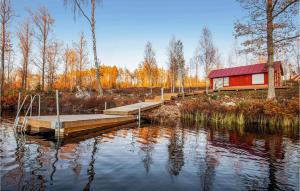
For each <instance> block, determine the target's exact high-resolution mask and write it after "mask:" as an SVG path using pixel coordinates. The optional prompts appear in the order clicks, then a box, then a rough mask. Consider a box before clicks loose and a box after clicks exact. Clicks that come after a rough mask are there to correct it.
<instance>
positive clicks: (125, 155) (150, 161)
mask: <svg viewBox="0 0 300 191" xmlns="http://www.w3.org/2000/svg"><path fill="white" fill-rule="evenodd" d="M1 126H2V127H1V136H0V137H1V145H0V149H1V189H3V190H98V189H104V190H108V189H109V190H120V189H122V190H155V189H163V190H186V189H189V190H226V189H228V190H259V189H269V190H299V167H300V165H299V154H300V153H299V149H300V143H299V134H298V133H299V132H297V134H295V133H291V131H284V132H278V133H265V132H264V133H263V132H255V131H254V130H253V129H252V130H250V131H248V130H247V129H246V130H245V129H234V128H233V129H226V128H212V127H211V128H208V127H201V126H195V125H186V124H181V123H180V122H178V123H177V124H176V125H174V126H172V127H168V126H158V125H148V126H144V127H141V128H137V127H136V125H135V124H131V125H129V126H123V127H118V128H114V129H108V130H106V131H100V132H94V133H90V134H85V135H77V136H74V137H69V138H67V139H64V140H61V142H56V141H55V140H54V139H51V137H50V138H49V137H47V138H46V137H44V136H30V135H17V134H15V133H14V132H13V131H12V129H11V125H10V124H4V123H2V124H1Z"/></svg>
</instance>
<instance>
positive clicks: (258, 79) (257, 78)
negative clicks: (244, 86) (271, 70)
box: [252, 73, 265, 85]
mask: <svg viewBox="0 0 300 191" xmlns="http://www.w3.org/2000/svg"><path fill="white" fill-rule="evenodd" d="M264 83H265V74H264V73H260V74H252V85H258V84H264Z"/></svg>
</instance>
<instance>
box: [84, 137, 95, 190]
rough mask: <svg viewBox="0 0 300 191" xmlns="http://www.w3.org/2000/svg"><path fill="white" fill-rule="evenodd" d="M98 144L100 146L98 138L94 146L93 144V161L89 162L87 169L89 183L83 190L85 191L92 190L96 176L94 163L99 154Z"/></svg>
mask: <svg viewBox="0 0 300 191" xmlns="http://www.w3.org/2000/svg"><path fill="white" fill-rule="evenodd" d="M97 144H98V140H97V138H94V144H93V150H92V155H91V160H90V162H89V165H88V169H87V174H88V183H87V184H86V185H85V187H84V188H83V190H85V191H86V190H90V186H91V183H92V182H93V180H94V176H95V169H94V163H95V154H96V152H97Z"/></svg>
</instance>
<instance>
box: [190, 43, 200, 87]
mask: <svg viewBox="0 0 300 191" xmlns="http://www.w3.org/2000/svg"><path fill="white" fill-rule="evenodd" d="M198 52H199V50H198V48H196V50H195V52H194V55H193V58H192V59H191V63H192V65H193V66H195V78H196V85H197V86H198V82H199V68H200V57H199V56H198Z"/></svg>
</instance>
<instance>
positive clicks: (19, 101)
mask: <svg viewBox="0 0 300 191" xmlns="http://www.w3.org/2000/svg"><path fill="white" fill-rule="evenodd" d="M20 104H21V92H19V98H18V110H17V112H18V111H19V109H20Z"/></svg>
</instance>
